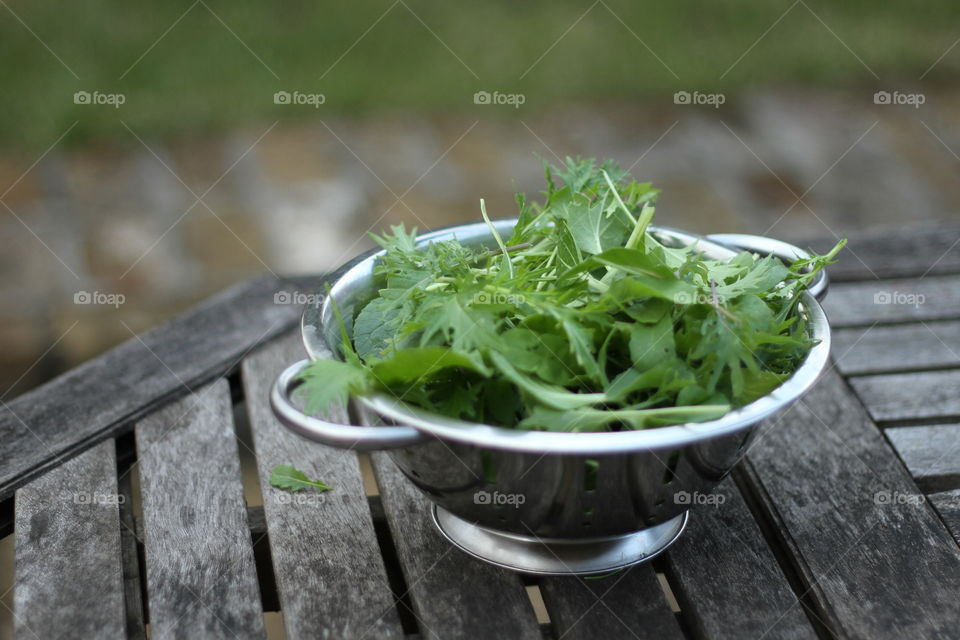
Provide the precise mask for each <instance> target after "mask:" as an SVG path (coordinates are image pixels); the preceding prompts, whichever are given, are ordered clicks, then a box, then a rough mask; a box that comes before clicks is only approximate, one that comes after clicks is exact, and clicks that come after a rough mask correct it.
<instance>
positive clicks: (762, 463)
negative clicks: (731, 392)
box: [743, 372, 960, 638]
mask: <svg viewBox="0 0 960 640" xmlns="http://www.w3.org/2000/svg"><path fill="white" fill-rule="evenodd" d="M743 470H744V472H745V476H746V477H747V478H748V479H749V481H750V482H749V486H750V489H751V491H753V492H754V493H755V499H756V500H757V503H758V505H759V508H761V509H762V510H763V511H764V512H765V517H766V519H767V520H768V521H769V522H771V523H772V524H773V526H774V527H775V529H776V531H777V532H779V533H778V535H779V537H780V538H781V539H782V544H783V546H784V548H785V549H787V551H788V552H789V555H790V558H791V561H792V563H793V564H794V565H795V570H796V572H797V573H798V575H799V576H800V577H801V578H802V580H803V582H804V584H805V585H808V586H809V594H810V597H811V598H812V599H813V601H814V603H815V604H816V605H817V607H818V608H819V610H820V614H819V615H820V616H821V617H822V619H823V621H824V623H825V624H826V626H827V627H828V629H829V630H830V632H831V633H833V634H834V635H835V636H837V637H842V638H879V637H884V638H886V637H910V638H949V637H953V636H954V635H955V633H956V629H957V628H958V625H960V600H958V599H957V596H956V594H957V593H958V592H960V549H958V547H957V545H956V544H955V543H954V541H953V540H952V538H951V537H950V534H949V532H948V531H947V530H946V528H945V527H944V526H943V523H942V522H941V521H940V519H939V518H938V517H937V516H936V514H935V513H934V512H933V510H932V509H931V508H930V507H929V505H927V504H925V502H924V501H923V500H922V496H921V494H920V493H919V491H918V489H917V487H916V485H915V484H914V483H913V481H912V480H911V479H910V476H909V474H908V473H907V471H906V469H904V467H903V465H902V464H901V463H900V460H899V459H898V458H897V457H896V454H895V453H894V452H893V451H892V449H891V447H890V446H889V445H888V443H887V442H886V441H885V440H884V438H883V436H882V434H881V433H880V431H879V430H878V429H877V427H876V426H875V425H874V424H873V423H872V422H871V421H870V419H869V418H868V416H867V415H866V412H865V411H864V410H863V407H862V406H861V404H860V403H859V401H858V400H857V399H856V397H854V396H853V395H852V394H851V393H850V391H849V389H848V388H847V387H846V386H845V385H844V384H843V382H842V380H841V379H840V377H839V375H838V374H837V373H836V372H830V373H828V374H826V375H825V376H824V377H823V378H821V380H820V381H819V382H818V383H817V385H816V386H815V387H814V388H813V390H812V391H811V392H810V393H809V394H808V395H807V396H806V397H805V398H804V400H803V401H801V402H799V403H798V404H796V405H794V406H793V407H792V408H791V409H789V410H787V412H785V413H784V414H783V415H782V416H781V417H780V419H779V420H776V419H775V420H773V421H772V422H770V423H768V424H766V425H765V428H764V429H763V431H762V432H761V433H760V435H759V436H758V438H757V440H756V441H755V444H754V446H753V448H752V449H751V451H750V452H749V454H748V456H747V464H746V465H744V467H743Z"/></svg>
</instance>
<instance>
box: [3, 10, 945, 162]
mask: <svg viewBox="0 0 960 640" xmlns="http://www.w3.org/2000/svg"><path fill="white" fill-rule="evenodd" d="M14 13H15V14H16V17H15V16H14V15H13V14H14ZM958 13H960V11H958V9H957V8H956V4H955V3H953V2H950V1H948V0H931V1H929V2H925V3H923V4H917V3H915V2H906V1H905V0H896V1H892V2H883V3H878V2H868V1H867V0H853V1H847V2H844V3H830V2H825V1H823V0H807V1H806V2H805V3H799V2H798V3H796V4H794V3H792V2H791V1H789V0H787V1H783V2H757V1H755V2H744V1H742V0H711V1H699V2H692V1H689V0H682V1H679V2H657V3H645V4H641V3H637V2H629V1H627V0H602V1H598V2H596V3H592V1H591V0H583V1H580V2H573V1H569V0H553V1H550V2H548V1H547V0H528V1H526V2H515V1H508V0H486V1H485V2H475V3H466V2H451V1H449V0H447V1H445V2H440V1H439V0H428V1H416V0H405V2H400V1H397V2H394V1H393V0H381V1H377V2H372V1H367V0H355V1H353V2H336V3H316V2H305V1H303V0H291V1H287V2H283V3H262V2H261V3H254V2H249V1H247V0H234V1H233V2H225V1H223V0H197V1H196V2H194V1H193V0H177V1H174V2H120V1H119V0H86V1H85V2H82V3H75V2H70V3H64V2H54V1H52V0H32V1H31V2H25V1H17V2H14V1H12V0H8V2H7V4H6V6H5V7H0V15H2V16H3V18H2V20H0V52H2V56H3V60H4V64H3V65H2V68H0V86H2V87H3V97H2V99H0V143H3V144H4V145H5V146H7V147H33V146H36V145H42V146H45V145H46V144H49V143H50V142H52V141H53V140H54V139H56V137H57V136H59V135H60V134H61V133H62V132H63V131H64V130H66V129H67V128H68V127H70V125H71V124H72V123H74V122H77V124H76V126H75V127H74V128H73V129H72V130H71V131H70V133H69V135H68V140H69V141H70V142H77V141H82V140H84V139H89V138H90V137H111V136H129V134H128V133H127V132H126V130H125V128H124V126H123V124H122V123H121V120H122V121H123V122H126V123H127V124H128V125H129V126H130V127H131V128H134V129H135V130H137V131H138V132H142V133H144V134H147V135H154V134H171V133H177V132H185V133H189V132H195V131H199V130H208V129H211V128H225V127H230V126H234V125H237V124H242V123H246V122H254V121H262V120H264V119H273V118H287V117H299V116H309V115H311V114H314V115H315V114H317V113H320V114H353V113H362V112H369V111H370V110H385V109H388V110H416V111H421V110H431V111H434V112H436V111H449V110H471V109H481V108H485V109H492V107H477V106H475V105H474V104H473V94H474V93H475V92H476V91H480V90H486V91H491V92H492V91H500V92H502V93H522V94H523V95H524V104H523V105H522V106H521V107H520V108H519V110H515V109H514V107H513V106H510V105H500V106H498V107H496V109H497V110H498V113H500V114H502V115H512V114H514V113H517V112H518V111H519V113H524V112H529V111H536V110H541V109H545V108H549V107H550V106H551V105H555V104H557V103H558V102H561V101H578V102H588V101H589V102H596V101H607V100H611V101H622V100H635V99H646V100H651V99H652V100H657V99H662V100H664V101H665V103H666V104H670V103H671V102H672V98H671V96H672V94H673V93H674V92H676V91H679V90H686V91H694V90H698V91H702V92H709V91H723V92H725V93H728V94H732V95H731V96H730V98H728V100H729V99H733V98H735V95H736V93H737V92H738V91H741V90H743V89H745V88H749V87H751V86H756V85H765V86H769V85H785V86H798V85H799V86H813V87H834V86H849V85H854V86H858V87H859V86H862V87H865V88H867V89H871V88H898V87H904V86H911V85H913V84H916V83H917V82H918V81H919V79H920V77H921V76H922V75H923V74H924V73H925V72H926V71H927V70H928V69H929V68H930V67H931V65H933V64H934V62H935V61H936V60H937V59H938V58H940V57H941V55H943V54H944V52H945V51H947V50H948V48H949V47H950V46H951V44H953V43H954V42H955V41H956V40H957V38H960V27H958V26H957V24H958V22H957V20H956V18H957V16H958ZM778 20H779V21H778ZM768 30H769V31H768ZM765 32H766V35H764V34H765ZM761 36H763V37H762V38H761ZM758 39H759V41H758ZM641 40H642V42H641ZM648 47H649V50H648ZM651 51H652V52H655V54H656V55H654V54H653V53H651ZM658 58H659V60H658ZM858 58H859V59H858ZM958 68H960V48H958V49H956V50H953V51H951V52H950V53H948V54H947V55H946V56H945V57H944V58H943V59H942V60H941V61H940V62H939V63H938V64H937V65H936V66H934V68H933V70H932V71H930V72H929V73H928V74H927V75H926V77H925V81H927V82H930V81H933V82H945V81H947V80H948V79H950V78H952V77H954V74H955V73H956V71H957V70H958ZM874 74H875V75H874ZM78 91H86V92H88V93H90V94H91V95H92V96H94V98H93V99H92V101H93V100H96V99H97V98H96V96H97V95H98V94H95V93H94V92H99V95H100V99H101V100H106V101H108V102H109V100H110V98H109V97H104V96H109V95H110V94H122V96H123V97H122V100H123V101H124V103H123V104H122V105H120V106H119V107H116V106H114V105H112V104H98V105H95V104H75V102H74V94H75V92H78ZM278 91H287V92H289V93H291V94H293V92H295V91H299V92H300V93H301V94H304V95H308V96H310V95H314V94H323V96H324V102H323V104H320V105H317V104H310V102H311V101H312V102H314V103H316V102H318V100H316V99H313V100H310V99H307V98H302V99H303V100H304V101H305V102H307V103H305V104H299V105H291V104H276V103H275V101H274V94H275V93H276V92H278ZM865 95H870V94H869V93H868V92H865ZM115 101H116V100H115ZM485 113H490V111H487V112H485Z"/></svg>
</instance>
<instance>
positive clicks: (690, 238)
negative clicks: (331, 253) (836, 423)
mask: <svg viewBox="0 0 960 640" xmlns="http://www.w3.org/2000/svg"><path fill="white" fill-rule="evenodd" d="M515 224H516V220H499V221H496V222H495V225H496V227H497V230H498V231H499V232H500V234H501V235H504V236H508V235H509V234H510V232H511V230H512V228H513V226H514V225H515ZM652 232H653V233H654V234H655V235H656V237H657V238H658V240H660V241H661V242H663V243H664V244H667V245H669V246H687V245H690V244H692V243H696V244H697V247H698V249H699V250H700V251H702V252H703V253H704V254H705V255H706V256H707V257H710V258H717V259H727V258H731V257H733V256H734V255H736V253H737V252H738V251H740V250H742V249H748V250H751V251H754V252H757V253H762V254H772V255H776V256H778V257H781V258H783V259H785V260H793V259H796V258H800V257H804V256H806V254H805V252H803V251H802V250H800V249H798V248H797V247H794V246H792V245H789V244H786V243H783V242H779V241H777V240H772V239H769V238H763V237H760V236H747V235H731V234H725V235H714V236H706V237H702V236H697V235H693V234H689V233H685V232H682V231H677V230H674V229H669V228H664V227H654V228H652ZM452 238H456V239H457V240H459V241H460V242H462V243H464V244H467V245H484V246H491V247H492V246H493V239H492V237H491V234H490V231H489V229H488V228H487V227H486V225H484V224H469V225H462V226H456V227H451V228H447V229H442V230H438V231H434V232H432V233H428V234H424V235H422V236H420V237H419V243H420V244H421V245H425V244H427V243H429V242H436V241H441V240H448V239H452ZM380 255H382V251H373V252H370V253H368V254H365V255H363V256H360V257H359V258H357V259H356V260H354V261H352V262H350V263H349V264H347V265H345V266H344V267H343V268H342V269H340V270H339V271H337V272H336V273H335V274H334V275H333V276H332V277H331V279H330V283H331V289H330V298H329V299H325V300H324V301H323V303H322V304H318V305H312V306H309V307H307V309H306V311H305V313H304V316H303V340H304V344H305V346H306V350H307V355H308V356H309V357H310V358H311V359H315V358H321V357H330V353H331V352H332V354H333V356H334V357H340V352H339V341H340V330H339V327H338V326H337V323H336V321H335V318H334V315H333V305H332V304H331V300H333V301H336V304H337V306H338V307H339V309H340V310H341V312H342V313H343V315H344V317H348V318H349V317H353V314H354V313H355V312H356V311H357V310H358V309H359V308H360V307H361V306H362V305H363V304H365V303H366V302H367V301H369V300H370V299H371V298H372V297H373V296H374V295H375V293H376V291H375V284H374V280H373V267H374V263H375V261H376V260H377V258H378V257H379V256H380ZM826 290H827V280H826V275H825V274H823V275H822V276H821V277H820V278H819V279H818V280H817V281H816V282H815V283H814V285H813V286H812V287H811V288H810V290H809V291H808V292H807V293H805V294H804V295H803V297H802V300H801V304H800V308H799V312H800V313H803V314H805V316H806V317H807V320H808V326H809V331H810V337H811V338H813V339H815V340H816V341H817V344H816V345H815V346H813V347H812V348H811V350H810V352H809V354H808V355H807V357H806V359H805V360H804V361H803V363H802V364H801V365H800V367H799V368H798V369H797V371H796V372H795V373H794V374H793V375H792V376H791V377H790V378H788V379H787V380H786V381H785V382H784V383H783V384H781V385H780V386H779V387H777V388H776V389H774V390H773V391H772V392H770V393H769V394H767V395H766V396H763V397H762V398H759V399H758V400H756V401H754V402H752V403H750V404H749V405H746V406H744V407H741V408H739V409H736V410H734V411H731V412H730V413H728V414H727V415H725V416H723V417H722V418H719V419H716V420H711V421H708V422H699V423H690V424H683V425H675V426H667V427H658V428H651V429H646V430H640V431H620V432H611V433H564V432H553V431H520V430H513V429H504V428H500V427H495V426H491V425H485V424H475V423H468V422H463V421H459V420H454V419H451V418H447V417H445V416H440V415H436V414H433V413H430V412H427V411H424V410H422V409H419V408H417V407H413V406H411V405H408V404H406V403H403V402H401V401H399V400H398V399H396V398H394V397H391V396H389V395H386V394H376V395H371V396H365V397H359V398H354V399H353V402H354V409H355V415H357V416H359V418H360V420H359V422H361V423H362V424H360V425H339V424H334V423H330V422H327V421H325V420H321V419H319V418H316V417H313V416H308V415H305V414H304V413H302V412H301V411H300V410H299V409H298V408H297V407H296V406H295V405H294V403H292V402H291V400H290V395H291V392H292V391H293V389H294V388H295V387H296V385H297V381H296V377H297V374H298V373H299V372H300V371H301V370H302V369H303V367H304V366H306V364H307V363H308V361H306V360H304V361H301V362H298V363H295V364H293V365H291V366H290V367H289V368H288V369H287V370H286V371H284V372H283V374H281V376H280V377H279V378H278V379H277V382H276V385H275V386H274V389H273V392H272V394H271V404H272V406H273V408H274V412H275V413H276V415H277V417H278V418H279V420H280V421H281V422H282V423H283V424H284V425H286V426H287V427H289V428H290V429H292V430H293V431H295V432H296V433H298V434H300V435H301V436H304V437H305V438H307V439H309V440H313V441H315V442H319V443H322V444H325V445H329V446H334V447H340V448H348V449H355V450H364V451H368V450H379V449H387V450H390V457H391V458H392V459H393V461H394V462H395V463H396V464H397V466H398V467H399V468H400V469H401V470H402V471H403V473H404V474H405V475H406V476H407V477H408V478H409V479H410V481H411V482H413V483H414V484H415V485H416V486H417V487H419V488H420V489H421V490H422V491H423V492H424V493H425V494H426V495H427V496H429V498H430V499H431V500H432V501H433V503H434V520H435V522H436V523H437V525H438V527H439V528H440V531H441V532H442V533H443V534H444V535H445V536H446V537H447V538H448V539H449V540H451V542H453V543H454V544H456V545H457V546H459V547H460V548H461V549H463V550H464V551H466V552H468V553H470V554H472V555H474V556H476V557H479V558H481V559H483V560H486V561H488V562H492V563H494V564H498V565H500V566H505V567H509V568H512V569H516V570H519V571H524V572H530V573H544V574H572V573H599V572H604V571H609V570H611V569H615V568H619V567H623V566H627V565H630V564H635V563H637V562H642V561H644V560H648V559H650V558H652V557H653V556H654V555H656V554H657V553H659V552H661V551H662V550H663V549H665V548H666V547H667V546H668V545H669V544H670V543H671V542H673V541H674V540H675V539H676V538H677V536H679V535H680V533H681V531H682V530H683V527H684V525H685V523H686V517H687V510H688V509H689V508H691V507H692V506H696V505H697V504H699V503H705V502H706V503H709V502H710V499H709V492H710V490H711V489H712V487H714V486H715V485H716V484H717V483H718V482H719V481H720V480H722V479H723V478H724V477H725V476H726V475H727V474H728V473H729V472H730V470H731V469H732V468H733V466H734V465H735V464H736V463H737V462H738V461H739V460H740V458H741V457H742V456H743V455H744V453H745V452H746V450H747V447H748V446H749V443H750V441H751V438H752V437H753V435H754V434H755V433H756V430H757V427H758V426H759V425H760V423H761V421H763V420H764V419H766V418H769V417H770V416H772V415H774V414H776V413H778V412H780V411H782V410H783V409H785V408H786V407H787V406H789V405H790V404H791V403H793V402H794V401H796V400H797V398H799V397H800V396H802V395H803V394H804V393H806V392H807V391H808V390H809V389H810V387H811V386H812V385H813V384H814V382H815V381H816V380H817V378H818V377H819V375H820V374H821V373H822V372H823V370H824V368H825V366H826V364H827V360H828V358H829V352H830V327H829V325H828V323H827V319H826V316H825V315H824V313H823V309H822V308H821V307H820V304H819V302H818V298H822V297H823V295H825V294H826Z"/></svg>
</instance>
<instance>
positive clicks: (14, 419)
mask: <svg viewBox="0 0 960 640" xmlns="http://www.w3.org/2000/svg"><path fill="white" fill-rule="evenodd" d="M318 281H319V279H317V278H313V279H303V280H296V281H290V282H279V281H277V280H276V279H274V278H268V277H263V278H258V279H255V280H251V281H249V282H246V283H244V284H241V285H238V286H236V287H233V288H231V289H228V290H226V291H224V292H223V293H221V294H220V295H217V296H215V297H213V298H211V299H209V300H207V301H206V302H204V303H203V304H202V305H200V306H198V307H196V308H195V309H193V310H192V311H190V312H188V313H185V314H183V315H181V316H178V317H176V318H174V319H173V320H171V321H170V322H167V323H166V324H163V325H161V326H159V327H157V328H156V329H154V330H152V331H149V332H147V333H145V334H143V335H142V336H140V337H139V338H131V339H130V340H128V341H127V342H125V343H124V344H122V345H120V346H119V347H116V348H115V349H112V350H110V351H108V352H107V353H105V354H104V355H102V356H100V357H98V358H95V359H93V360H90V361H89V362H86V363H84V364H82V365H80V366H79V367H77V368H76V369H73V370H71V371H69V372H67V373H65V374H63V375H62V376H60V377H58V378H55V379H54V380H52V381H50V382H48V383H47V384H44V385H43V386H41V387H38V388H37V389H35V390H33V391H30V392H29V393H26V394H24V395H22V396H20V397H19V398H16V399H15V400H13V401H11V402H9V403H7V404H6V405H4V404H0V433H3V434H4V446H3V447H2V448H0V500H2V499H3V498H6V497H7V496H10V495H12V493H13V491H14V489H16V488H17V487H18V486H21V485H22V484H24V483H25V482H27V481H29V480H30V479H31V478H32V477H36V476H37V475H38V474H40V473H42V472H43V471H44V470H46V469H49V468H52V467H54V466H56V465H58V464H59V463H60V462H61V458H69V457H70V456H73V455H76V454H77V453H79V452H80V451H83V450H84V449H86V448H88V447H90V446H92V445H94V444H96V443H97V442H99V441H101V440H103V439H105V438H108V437H111V436H114V435H117V434H119V433H121V432H123V431H126V430H128V429H129V428H130V427H131V426H132V425H133V423H134V422H135V421H136V420H137V419H139V418H141V417H143V416H144V415H147V414H149V413H150V412H151V411H153V410H155V409H156V408H157V407H159V406H162V405H163V404H164V403H166V402H169V401H170V400H171V399H173V398H175V397H177V396H180V395H183V394H184V393H186V392H187V390H188V389H187V387H189V388H191V389H196V388H198V387H200V386H202V385H203V384H204V383H206V382H209V381H210V380H213V379H214V378H216V377H217V376H219V375H221V374H222V373H224V372H225V371H226V370H228V369H230V368H232V367H233V366H235V365H236V364H237V363H238V360H239V358H241V357H242V356H243V354H245V353H246V352H247V351H248V350H249V349H250V348H251V347H252V346H253V345H255V344H256V343H258V342H261V341H264V340H266V339H268V338H270V337H272V336H274V335H277V334H279V333H280V332H282V331H283V330H284V329H286V328H288V327H290V326H292V325H294V324H295V323H296V322H297V319H298V318H299V317H300V313H301V311H302V309H301V308H300V307H299V305H293V304H276V303H275V302H274V294H275V292H277V291H279V290H286V291H292V290H294V289H296V290H304V291H305V290H311V288H312V287H313V286H316V283H317V282H318ZM64 416H70V428H69V429H64V428H63V419H64Z"/></svg>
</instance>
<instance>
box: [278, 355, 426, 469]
mask: <svg viewBox="0 0 960 640" xmlns="http://www.w3.org/2000/svg"><path fill="white" fill-rule="evenodd" d="M308 364H310V361H309V360H301V361H300V362H297V363H295V364H292V365H290V366H289V367H287V368H286V369H285V370H284V371H283V373H281V374H280V376H279V377H278V378H277V381H276V382H275V383H274V385H273V389H272V390H271V392H270V406H271V407H272V408H273V413H274V415H276V416H277V419H278V420H279V421H280V422H281V423H282V424H283V425H284V426H285V427H287V428H288V429H290V430H291V431H293V432H294V433H296V434H298V435H300V436H303V437H304V438H306V439H308V440H313V441H314V442H319V443H321V444H325V445H328V446H331V447H337V448H338V449H353V450H355V451H377V450H380V449H398V448H400V447H409V446H411V445H415V444H420V443H422V442H425V441H426V440H427V438H428V436H427V435H426V434H424V433H422V432H420V431H417V430H416V429H414V428H413V427H388V426H383V427H360V426H354V425H347V424H337V423H335V422H327V421H326V420H322V419H320V418H315V417H313V416H309V415H307V414H305V413H303V412H302V411H300V410H299V409H297V408H296V407H295V406H294V405H293V402H291V401H290V394H292V393H293V391H294V389H296V388H297V387H298V386H299V385H300V380H299V374H300V372H301V371H303V370H304V369H305V368H306V367H307V365H308Z"/></svg>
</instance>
